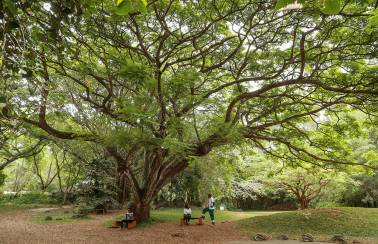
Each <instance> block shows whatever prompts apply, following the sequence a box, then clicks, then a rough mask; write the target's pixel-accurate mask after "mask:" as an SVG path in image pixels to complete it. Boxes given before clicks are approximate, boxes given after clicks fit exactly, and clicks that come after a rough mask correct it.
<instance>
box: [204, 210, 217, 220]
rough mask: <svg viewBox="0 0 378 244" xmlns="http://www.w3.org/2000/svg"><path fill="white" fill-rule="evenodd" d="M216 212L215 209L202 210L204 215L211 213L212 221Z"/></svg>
mask: <svg viewBox="0 0 378 244" xmlns="http://www.w3.org/2000/svg"><path fill="white" fill-rule="evenodd" d="M214 210H215V209H211V208H204V209H202V214H203V215H204V214H205V213H206V212H209V215H210V219H211V221H214Z"/></svg>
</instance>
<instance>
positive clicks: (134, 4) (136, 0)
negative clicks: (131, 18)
mask: <svg viewBox="0 0 378 244" xmlns="http://www.w3.org/2000/svg"><path fill="white" fill-rule="evenodd" d="M146 11H147V0H117V1H116V8H115V13H116V14H118V15H122V16H123V15H128V14H131V13H136V12H141V13H145V12H146Z"/></svg>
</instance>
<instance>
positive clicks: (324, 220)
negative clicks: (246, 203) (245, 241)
mask: <svg viewBox="0 0 378 244" xmlns="http://www.w3.org/2000/svg"><path fill="white" fill-rule="evenodd" d="M239 223H240V225H241V226H242V228H243V229H245V230H246V231H248V232H249V233H250V234H251V236H253V235H255V234H256V233H259V232H264V233H268V234H270V235H273V236H278V235H280V234H286V235H288V236H289V237H291V238H299V237H300V236H301V235H302V234H304V233H311V234H312V235H314V236H315V237H316V238H317V239H318V240H329V239H330V238H332V236H333V235H335V234H342V235H345V236H346V237H348V238H349V239H364V240H375V243H376V241H378V209H366V208H332V209H315V210H307V211H294V212H285V213H278V214H274V215H270V216H257V217H253V218H249V219H244V220H242V221H240V222H239Z"/></svg>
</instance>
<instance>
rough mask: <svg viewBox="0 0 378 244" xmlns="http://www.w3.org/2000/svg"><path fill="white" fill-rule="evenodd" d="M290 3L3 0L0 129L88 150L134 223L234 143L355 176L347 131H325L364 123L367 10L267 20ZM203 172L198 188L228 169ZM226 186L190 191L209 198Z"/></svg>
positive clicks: (353, 6)
mask: <svg viewBox="0 0 378 244" xmlns="http://www.w3.org/2000/svg"><path fill="white" fill-rule="evenodd" d="M291 2H293V1H286V0H285V1H284V0H282V1H278V2H277V1H275V0H270V1H258V0H241V1H152V2H147V1H145V0H118V1H116V2H115V5H114V3H113V2H112V1H100V0H83V1H68V0H63V1H56V0H49V1H43V2H41V1H26V2H25V1H21V0H17V1H9V0H7V1H5V2H4V4H3V3H1V9H3V10H4V14H3V15H2V23H4V24H3V25H2V26H1V27H0V28H1V30H0V31H1V32H0V33H1V35H2V38H1V43H0V44H1V45H0V46H1V47H2V50H1V52H2V54H3V55H2V58H1V65H0V74H1V77H0V81H1V82H0V89H1V92H2V95H1V97H3V98H2V101H3V102H2V103H1V104H3V105H2V109H1V116H0V120H1V124H5V125H6V127H7V133H6V135H8V133H9V131H15V132H16V133H21V132H27V134H28V135H29V134H30V135H31V136H33V137H38V138H43V139H44V140H48V141H50V142H51V141H53V140H55V139H56V138H59V139H62V140H71V141H76V142H77V143H78V144H80V143H83V142H84V141H85V142H87V143H88V144H91V145H92V146H93V147H97V148H99V150H102V155H103V154H107V157H112V159H113V160H115V162H116V164H117V165H116V166H115V167H112V166H113V165H112V166H111V168H114V169H116V170H117V177H121V176H122V177H123V178H122V179H123V181H124V182H125V184H124V185H128V186H129V189H128V190H129V191H130V193H131V194H132V196H133V199H134V200H135V201H137V202H138V204H137V206H140V207H139V210H140V211H138V215H143V216H142V219H147V218H148V211H147V210H148V206H149V205H150V203H151V202H152V201H153V199H154V198H155V197H156V194H157V192H158V191H159V190H160V189H162V188H163V187H164V185H165V184H167V182H169V181H170V180H171V179H172V178H174V177H175V176H177V175H178V174H180V173H181V172H182V171H183V170H184V169H185V168H187V167H188V166H189V164H190V161H191V160H192V159H193V158H196V157H203V156H206V155H207V154H209V153H210V152H211V151H212V150H214V149H215V148H217V147H220V146H224V145H229V146H233V145H235V144H237V143H240V142H242V141H244V142H248V143H250V144H251V146H253V147H254V148H259V149H260V150H261V151H264V152H265V153H267V154H270V155H271V156H272V157H276V158H280V159H282V160H285V161H287V164H302V163H309V162H312V163H316V164H318V165H319V166H322V167H329V166H330V165H332V166H333V167H335V168H336V167H339V166H340V165H341V166H343V165H356V164H357V165H360V164H361V163H360V162H356V161H353V160H349V159H353V158H352V157H349V156H350V155H351V154H352V150H351V145H349V144H343V143H342V141H343V140H340V139H343V138H345V137H347V136H348V135H349V133H350V131H351V129H352V128H353V127H355V123H353V118H349V116H340V120H338V119H328V118H329V117H332V118H335V117H338V116H339V115H342V114H343V113H345V112H348V111H350V110H351V109H352V108H353V109H355V110H360V111H361V112H362V113H365V114H369V115H372V117H373V116H374V115H375V114H376V113H377V112H378V111H377V110H376V107H377V106H376V105H377V104H376V96H377V95H378V91H377V87H376V82H375V79H376V76H377V66H376V58H377V57H376V53H377V52H376V51H377V50H376V47H377V45H376V43H377V31H376V29H374V26H372V25H374V23H375V17H374V16H375V12H374V13H372V9H373V8H374V7H375V3H374V2H373V1H370V0H364V1H362V2H357V1H341V0H337V1H332V2H331V1H328V0H323V1H299V2H303V3H304V8H303V11H302V10H301V12H300V13H298V12H297V11H284V12H281V11H277V9H275V7H277V5H276V3H277V4H278V5H282V6H283V5H284V4H288V3H291ZM312 3H316V4H312ZM278 7H279V6H278ZM145 13H146V14H145ZM147 13H148V14H147ZM14 40H17V42H15V41H14ZM4 100H5V101H6V102H5V103H4ZM4 105H5V106H4ZM322 116H324V117H326V119H325V120H323V119H322V118H321V117H322ZM14 125H15V126H14ZM315 128H319V132H318V133H316V132H315V131H316V130H315ZM346 131H347V132H346ZM16 144H17V143H16ZM31 145H32V144H31ZM16 151H17V150H16ZM2 159H3V157H2ZM2 159H1V160H2ZM366 159H367V160H365V161H363V163H362V164H364V165H365V166H366V167H370V168H374V167H375V166H377V165H376V163H377V162H376V161H375V160H372V155H371V154H368V155H366ZM7 161H8V160H7ZM208 163H209V164H210V162H208V161H207V160H203V161H202V164H204V169H205V170H206V172H207V177H209V178H212V177H213V176H214V175H215V174H213V173H212V172H211V169H214V168H216V169H218V168H219V169H220V168H233V166H232V162H229V163H224V162H223V160H221V161H220V165H219V166H215V165H212V166H211V168H210V166H208ZM216 163H217V164H218V163H219V162H216ZM108 164H109V165H111V162H108ZM211 164H212V162H211ZM214 164H215V163H214ZM109 165H108V166H109ZM341 166H340V167H341ZM206 167H208V168H206ZM226 171H227V172H228V171H231V170H226ZM222 173H223V172H222ZM230 175H232V173H230ZM117 177H114V178H113V180H114V182H121V179H120V178H117ZM231 178H232V177H229V175H226V177H225V180H220V179H216V180H217V182H216V183H214V184H205V183H204V184H201V186H204V187H205V186H206V187H205V188H203V189H200V191H201V192H206V191H215V192H216V194H218V195H219V196H220V197H221V195H222V193H223V192H224V193H225V194H228V193H229V189H230V186H231V185H232V184H231V181H232V180H231ZM204 179H205V178H204ZM204 179H203V180H204ZM215 184H217V185H218V184H219V185H220V186H221V187H222V190H220V191H219V189H216V188H213V185H215ZM142 210H143V211H142Z"/></svg>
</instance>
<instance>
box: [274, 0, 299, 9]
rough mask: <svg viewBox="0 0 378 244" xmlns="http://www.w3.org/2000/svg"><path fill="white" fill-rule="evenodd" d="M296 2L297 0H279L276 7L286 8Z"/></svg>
mask: <svg viewBox="0 0 378 244" xmlns="http://www.w3.org/2000/svg"><path fill="white" fill-rule="evenodd" d="M294 2H295V0H278V1H277V3H276V7H275V9H276V10H278V9H281V8H284V7H286V6H287V5H289V4H290V3H294Z"/></svg>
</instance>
